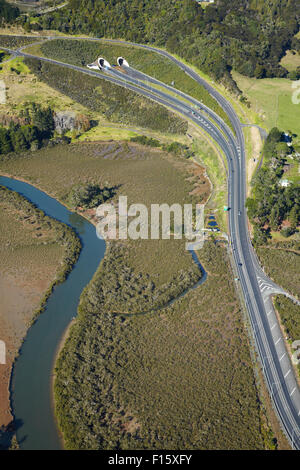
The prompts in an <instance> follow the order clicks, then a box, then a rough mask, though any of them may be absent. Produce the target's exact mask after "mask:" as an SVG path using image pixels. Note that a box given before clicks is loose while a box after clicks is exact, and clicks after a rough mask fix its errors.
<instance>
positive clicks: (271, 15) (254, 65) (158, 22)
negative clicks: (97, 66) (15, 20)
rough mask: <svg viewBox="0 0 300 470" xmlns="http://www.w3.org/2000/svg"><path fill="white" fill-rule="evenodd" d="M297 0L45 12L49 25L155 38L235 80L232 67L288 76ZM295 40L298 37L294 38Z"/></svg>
mask: <svg viewBox="0 0 300 470" xmlns="http://www.w3.org/2000/svg"><path fill="white" fill-rule="evenodd" d="M299 19H300V4H299V2H298V1H297V0H271V1H269V2H265V1H264V0H231V1H230V2H228V1H227V0H217V1H216V2H215V4H212V5H208V6H207V7H206V8H205V9H203V8H202V7H201V5H198V4H197V3H196V2H195V1H194V0H183V1H178V0H151V1H150V0H145V1H144V2H140V1H139V0H70V2H69V4H68V6H67V7H66V8H63V9H61V10H59V11H57V12H53V13H50V14H48V15H45V16H43V17H40V19H39V23H40V26H41V27H42V28H44V29H58V30H59V31H62V32H64V33H70V34H76V33H81V34H90V35H94V36H97V37H113V38H124V39H127V40H130V41H134V42H139V43H154V44H156V45H159V46H164V47H166V48H167V49H168V50H169V51H170V52H173V53H175V52H176V53H177V54H178V55H180V56H181V57H183V58H185V59H186V60H188V61H189V62H191V63H193V64H194V65H196V66H198V67H199V68H200V69H201V70H203V71H204V72H206V73H209V74H210V75H212V76H213V77H214V78H215V79H218V80H221V79H222V80H223V81H225V82H226V83H227V85H228V84H230V83H231V85H233V83H234V82H233V80H232V79H231V77H230V74H229V72H230V70H231V69H232V68H233V69H235V70H236V71H238V72H239V73H241V74H243V75H248V76H250V77H253V76H255V77H257V78H262V77H283V76H286V75H287V73H288V72H287V70H286V69H284V68H283V67H282V66H281V65H280V64H279V62H280V60H281V58H282V57H283V56H284V54H285V51H286V50H288V49H289V48H290V47H291V42H292V40H293V37H294V35H295V34H296V33H297V32H298V31H299ZM294 41H295V40H294Z"/></svg>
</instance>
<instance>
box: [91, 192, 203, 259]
mask: <svg viewBox="0 0 300 470" xmlns="http://www.w3.org/2000/svg"><path fill="white" fill-rule="evenodd" d="M96 216H97V218H98V220H99V221H98V224H97V228H96V230H97V235H98V237H99V238H101V239H104V240H127V239H131V240H138V239H142V240H148V239H151V240H158V239H162V240H170V239H171V238H174V239H175V240H180V239H182V238H184V239H186V240H187V242H186V249H187V250H199V249H201V248H202V247H203V243H204V204H196V205H194V206H193V204H184V205H181V204H173V205H171V206H170V205H168V204H151V207H150V211H149V210H148V208H147V207H146V206H145V205H144V204H131V205H130V206H129V207H128V202H127V196H120V197H119V201H118V207H117V208H116V207H115V206H114V205H113V204H111V203H109V204H101V206H99V207H98V208H97V210H96Z"/></svg>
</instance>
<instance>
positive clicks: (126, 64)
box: [117, 57, 129, 67]
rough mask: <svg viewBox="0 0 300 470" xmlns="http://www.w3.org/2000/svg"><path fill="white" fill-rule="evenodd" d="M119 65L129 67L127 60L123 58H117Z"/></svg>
mask: <svg viewBox="0 0 300 470" xmlns="http://www.w3.org/2000/svg"><path fill="white" fill-rule="evenodd" d="M117 63H118V65H119V67H129V64H128V62H127V60H125V59H124V58H123V57H118V58H117Z"/></svg>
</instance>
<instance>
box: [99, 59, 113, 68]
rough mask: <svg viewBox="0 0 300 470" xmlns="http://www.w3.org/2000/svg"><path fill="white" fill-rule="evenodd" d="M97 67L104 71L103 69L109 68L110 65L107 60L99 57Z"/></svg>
mask: <svg viewBox="0 0 300 470" xmlns="http://www.w3.org/2000/svg"><path fill="white" fill-rule="evenodd" d="M98 65H99V67H100V69H104V68H105V67H108V68H110V63H109V62H107V60H105V59H104V58H103V57H99V59H98Z"/></svg>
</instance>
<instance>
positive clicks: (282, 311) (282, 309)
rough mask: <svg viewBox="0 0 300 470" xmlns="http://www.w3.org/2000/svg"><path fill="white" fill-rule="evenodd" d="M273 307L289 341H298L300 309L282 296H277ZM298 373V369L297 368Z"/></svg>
mask: <svg viewBox="0 0 300 470" xmlns="http://www.w3.org/2000/svg"><path fill="white" fill-rule="evenodd" d="M274 305H275V307H276V310H277V312H278V313H279V315H280V318H281V322H282V324H283V327H284V329H285V332H286V334H287V337H288V339H289V340H290V341H298V340H300V315H299V313H300V309H299V306H298V305H296V304H295V303H294V302H293V301H292V300H290V299H288V298H287V297H285V296H283V295H277V296H276V297H275V299H274ZM299 373H300V367H299Z"/></svg>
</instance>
